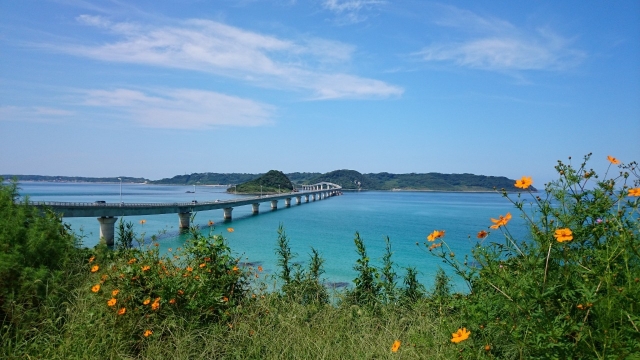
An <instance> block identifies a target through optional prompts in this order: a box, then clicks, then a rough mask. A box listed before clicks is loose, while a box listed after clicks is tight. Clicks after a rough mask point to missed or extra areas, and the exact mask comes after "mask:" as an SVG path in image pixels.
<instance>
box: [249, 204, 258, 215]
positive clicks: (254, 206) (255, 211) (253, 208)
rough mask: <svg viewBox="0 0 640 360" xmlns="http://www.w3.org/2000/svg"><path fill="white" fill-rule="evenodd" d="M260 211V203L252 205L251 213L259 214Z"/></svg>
mask: <svg viewBox="0 0 640 360" xmlns="http://www.w3.org/2000/svg"><path fill="white" fill-rule="evenodd" d="M259 209H260V203H255V204H251V211H252V212H253V213H254V214H257V213H259V212H260V210H259Z"/></svg>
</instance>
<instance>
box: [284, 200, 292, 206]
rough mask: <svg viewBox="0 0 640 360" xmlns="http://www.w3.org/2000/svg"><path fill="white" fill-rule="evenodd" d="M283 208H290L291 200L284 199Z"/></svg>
mask: <svg viewBox="0 0 640 360" xmlns="http://www.w3.org/2000/svg"><path fill="white" fill-rule="evenodd" d="M284 206H285V207H289V206H291V198H285V199H284Z"/></svg>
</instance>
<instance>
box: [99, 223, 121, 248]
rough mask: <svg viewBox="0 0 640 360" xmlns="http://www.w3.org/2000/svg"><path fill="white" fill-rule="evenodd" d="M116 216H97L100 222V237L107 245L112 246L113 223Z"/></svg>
mask: <svg viewBox="0 0 640 360" xmlns="http://www.w3.org/2000/svg"><path fill="white" fill-rule="evenodd" d="M116 220H118V218H117V217H113V216H103V217H99V218H98V222H99V223H100V238H101V239H104V241H105V242H106V243H107V245H108V246H113V234H114V225H113V224H115V223H116Z"/></svg>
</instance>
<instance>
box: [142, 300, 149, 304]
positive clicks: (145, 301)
mask: <svg viewBox="0 0 640 360" xmlns="http://www.w3.org/2000/svg"><path fill="white" fill-rule="evenodd" d="M150 302H151V299H145V300H144V301H143V302H142V305H149V303H150Z"/></svg>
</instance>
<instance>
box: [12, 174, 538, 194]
mask: <svg viewBox="0 0 640 360" xmlns="http://www.w3.org/2000/svg"><path fill="white" fill-rule="evenodd" d="M273 171H276V170H271V171H269V172H267V173H266V174H248V173H193V174H188V175H187V174H185V175H176V176H174V177H171V178H164V179H160V180H149V179H146V178H135V177H124V176H121V177H120V178H121V179H122V182H125V183H147V184H160V185H237V188H238V192H246V193H259V192H260V189H259V186H260V184H261V183H262V185H263V186H272V187H271V188H270V190H269V192H277V191H278V190H277V187H278V186H277V185H281V190H284V188H285V187H287V188H289V189H292V187H300V186H301V185H308V184H316V183H319V182H323V181H326V182H331V183H334V184H338V185H340V186H342V188H343V189H344V190H405V191H408V190H413V191H493V190H495V189H498V190H500V189H505V190H507V191H517V190H518V189H517V188H516V187H514V185H513V184H514V180H513V179H509V178H507V177H504V176H485V175H474V174H466V173H465V174H441V173H424V174H419V173H411V174H392V173H387V172H382V173H369V174H362V173H360V172H358V171H355V170H335V171H331V172H328V173H324V174H322V173H313V172H294V173H288V174H283V173H282V172H279V171H278V172H279V173H281V174H283V175H285V177H286V178H287V179H286V180H284V179H280V180H277V179H276V182H273V180H274V179H271V177H272V172H273ZM2 177H4V178H5V179H13V178H15V179H17V180H18V181H53V182H102V183H117V182H119V181H120V180H119V179H118V177H107V178H89V177H65V176H42V175H2ZM265 177H266V178H265ZM252 181H253V182H252ZM245 183H248V184H249V183H250V184H253V185H247V186H246V187H245V186H243V190H242V191H241V190H240V185H239V184H243V185H244V184H245ZM255 186H257V187H255ZM263 190H265V189H263ZM531 190H532V191H536V189H535V188H531Z"/></svg>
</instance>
